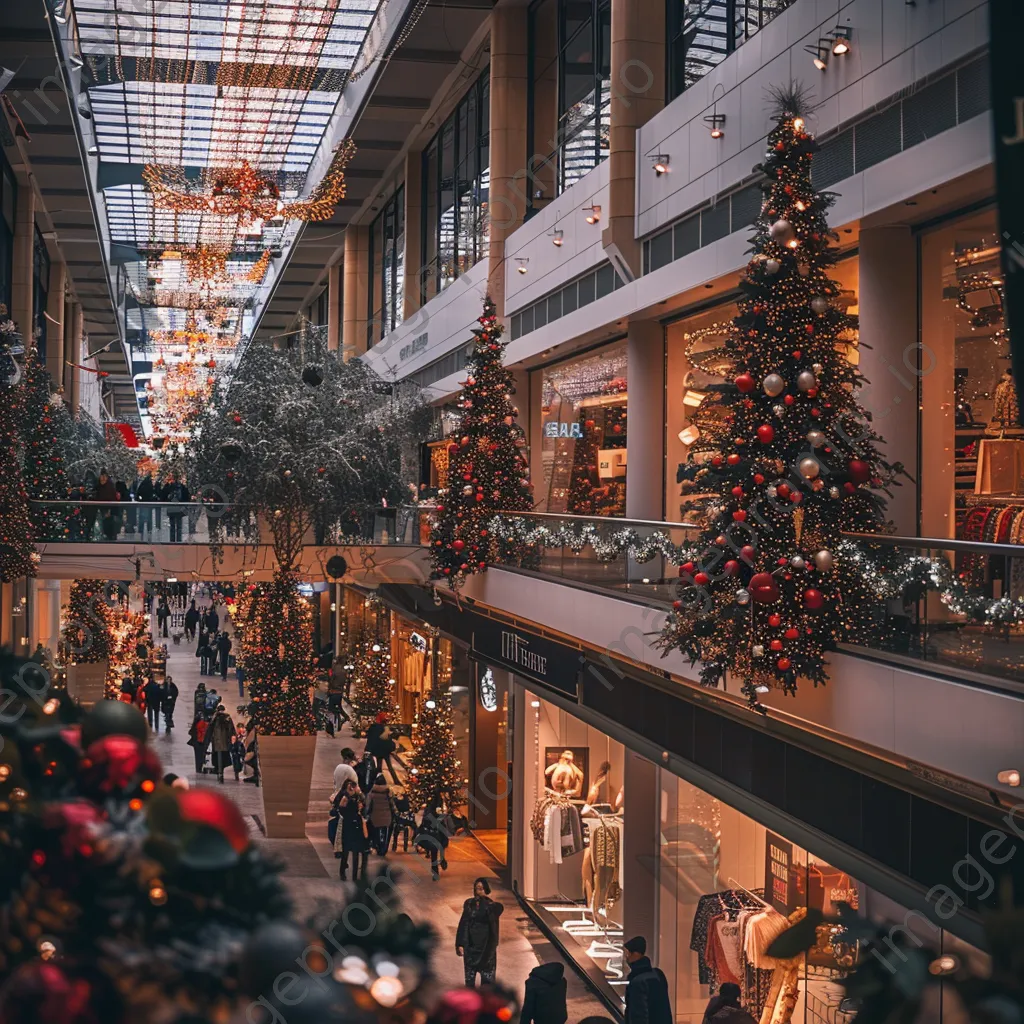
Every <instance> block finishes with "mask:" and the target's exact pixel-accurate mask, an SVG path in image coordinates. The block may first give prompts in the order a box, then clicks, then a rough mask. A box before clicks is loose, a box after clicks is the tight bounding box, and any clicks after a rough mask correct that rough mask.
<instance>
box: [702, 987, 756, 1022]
mask: <svg viewBox="0 0 1024 1024" xmlns="http://www.w3.org/2000/svg"><path fill="white" fill-rule="evenodd" d="M740 994H741V993H740V987H739V985H737V984H735V983H734V982H731V981H723V982H722V984H721V986H720V987H719V989H718V995H717V996H712V997H711V1001H710V1002H709V1003H708V1005H707V1006H706V1007H705V1009H704V1020H703V1022H702V1024H754V1018H753V1017H751V1015H750V1014H749V1013H748V1012H747V1011H746V1010H744V1009H743V1007H742V1006H740Z"/></svg>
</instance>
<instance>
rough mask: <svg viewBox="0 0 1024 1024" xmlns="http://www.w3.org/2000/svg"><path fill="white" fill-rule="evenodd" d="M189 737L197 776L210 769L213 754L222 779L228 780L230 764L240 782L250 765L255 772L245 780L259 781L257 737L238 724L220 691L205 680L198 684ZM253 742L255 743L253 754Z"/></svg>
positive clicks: (214, 762) (213, 760) (212, 763)
mask: <svg viewBox="0 0 1024 1024" xmlns="http://www.w3.org/2000/svg"><path fill="white" fill-rule="evenodd" d="M188 737H189V738H188V743H189V746H190V747H191V748H192V752H193V754H194V755H195V762H196V774H197V775H202V774H203V772H204V771H205V770H206V758H207V756H209V757H210V761H211V765H212V768H213V771H214V772H215V773H216V775H217V779H218V781H220V782H223V781H224V772H225V771H226V770H227V768H228V767H229V766H230V767H231V768H232V770H233V771H234V773H235V781H236V782H237V781H238V780H239V778H241V775H242V771H243V769H244V768H245V767H246V766H247V765H248V766H249V767H250V768H251V769H252V772H251V774H250V775H247V776H246V778H245V780H244V781H245V782H253V783H257V784H258V782H259V773H258V771H257V766H256V760H255V749H254V748H255V737H251V738H250V737H249V736H248V734H247V733H246V730H245V726H243V725H242V724H241V723H239V725H238V726H236V725H235V723H234V722H233V721H232V720H231V716H230V715H229V714H228V712H227V709H226V708H225V707H224V704H223V702H222V700H221V697H220V694H218V693H217V691H216V690H214V689H211V690H207V689H206V684H205V683H202V682H201V683H200V684H199V685H198V686H197V687H196V692H195V695H194V697H193V714H192V726H191V728H190V729H189V732H188ZM250 742H251V744H252V746H253V749H252V754H251V756H250Z"/></svg>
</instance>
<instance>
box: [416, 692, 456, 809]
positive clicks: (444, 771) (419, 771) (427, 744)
mask: <svg viewBox="0 0 1024 1024" xmlns="http://www.w3.org/2000/svg"><path fill="white" fill-rule="evenodd" d="M414 739H415V742H416V751H415V753H414V754H413V756H412V762H411V764H410V765H409V791H410V796H411V797H412V803H413V806H414V807H430V808H433V807H438V806H443V807H445V808H446V809H448V810H451V809H453V808H455V807H457V806H458V805H459V804H462V803H464V802H465V797H464V795H463V784H462V778H463V771H464V768H463V764H462V762H461V761H460V760H459V759H458V758H457V757H456V756H455V735H454V733H453V731H452V698H451V693H450V692H449V691H448V688H447V687H435V688H434V689H433V690H432V691H431V693H430V696H429V697H428V698H427V699H426V700H425V701H424V702H423V705H422V707H421V709H420V713H419V718H418V720H417V722H416V731H415V733H414Z"/></svg>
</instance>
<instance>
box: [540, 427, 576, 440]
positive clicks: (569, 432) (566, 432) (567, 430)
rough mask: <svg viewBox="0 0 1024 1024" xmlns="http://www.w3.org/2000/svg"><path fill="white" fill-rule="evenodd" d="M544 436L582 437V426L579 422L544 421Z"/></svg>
mask: <svg viewBox="0 0 1024 1024" xmlns="http://www.w3.org/2000/svg"><path fill="white" fill-rule="evenodd" d="M544 436H545V437H576V438H580V439H582V437H583V426H582V425H581V424H579V423H545V424H544Z"/></svg>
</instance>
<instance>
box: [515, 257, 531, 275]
mask: <svg viewBox="0 0 1024 1024" xmlns="http://www.w3.org/2000/svg"><path fill="white" fill-rule="evenodd" d="M529 262H530V259H529V257H528V256H517V257H516V263H518V264H519V266H518V267H516V270H517V271H518V272H519V273H520V274H525V273H526V264H527V263H529Z"/></svg>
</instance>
